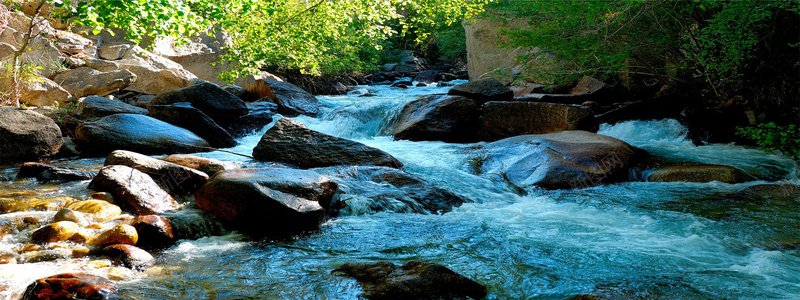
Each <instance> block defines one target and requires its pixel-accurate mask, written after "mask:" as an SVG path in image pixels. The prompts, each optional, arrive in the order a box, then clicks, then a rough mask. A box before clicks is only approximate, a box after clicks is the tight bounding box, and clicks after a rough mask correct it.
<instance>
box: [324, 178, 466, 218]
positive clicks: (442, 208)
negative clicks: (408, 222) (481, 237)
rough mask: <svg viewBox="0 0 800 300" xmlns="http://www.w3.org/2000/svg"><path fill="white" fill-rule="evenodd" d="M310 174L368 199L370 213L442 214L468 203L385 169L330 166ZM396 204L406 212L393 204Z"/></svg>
mask: <svg viewBox="0 0 800 300" xmlns="http://www.w3.org/2000/svg"><path fill="white" fill-rule="evenodd" d="M314 171H317V172H319V173H322V174H325V175H328V176H330V177H333V178H335V179H336V180H337V181H338V182H340V184H341V186H345V185H347V186H348V187H347V195H350V196H352V195H358V196H360V197H363V198H364V199H368V202H367V203H366V208H367V209H368V210H369V211H372V212H379V211H385V210H391V211H396V212H416V213H444V212H448V211H450V210H452V209H453V207H458V206H460V205H461V204H463V203H465V202H469V201H468V200H467V199H465V198H463V197H461V196H458V195H456V194H453V193H451V192H449V191H447V190H445V189H442V188H439V187H436V186H434V185H433V184H430V183H428V182H426V181H425V180H422V179H421V178H419V177H417V176H414V175H411V174H409V173H407V172H404V171H402V170H397V169H394V168H389V167H374V166H366V167H364V166H354V167H331V168H323V169H314ZM398 201H399V202H402V203H403V204H405V207H407V209H406V208H405V207H399V206H398V205H396V203H397V202H398ZM344 204H345V205H342V206H351V204H348V203H347V202H346V203H344Z"/></svg>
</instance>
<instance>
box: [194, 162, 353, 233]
mask: <svg viewBox="0 0 800 300" xmlns="http://www.w3.org/2000/svg"><path fill="white" fill-rule="evenodd" d="M337 190H338V185H337V184H336V183H335V182H333V181H332V180H330V179H328V178H327V177H325V176H322V175H320V174H318V173H315V172H312V171H305V170H293V169H279V168H267V169H238V170H230V171H223V172H220V173H217V175H214V177H212V178H211V180H209V181H208V183H206V185H204V186H203V187H202V188H201V189H200V190H199V191H197V193H196V194H195V202H196V203H197V205H198V206H199V207H200V208H202V209H204V210H206V211H209V212H211V213H213V214H214V215H216V216H217V217H219V218H220V219H222V220H224V221H226V222H228V223H229V224H231V225H233V226H234V227H236V228H237V229H240V230H242V231H245V232H248V233H251V234H256V235H269V236H274V235H278V236H283V235H292V234H296V233H300V232H302V231H306V230H313V229H315V228H317V226H318V225H319V224H320V223H321V222H322V221H323V219H324V216H325V208H330V207H331V205H332V204H334V203H335V201H336V198H335V196H336V194H337ZM329 212H330V210H329Z"/></svg>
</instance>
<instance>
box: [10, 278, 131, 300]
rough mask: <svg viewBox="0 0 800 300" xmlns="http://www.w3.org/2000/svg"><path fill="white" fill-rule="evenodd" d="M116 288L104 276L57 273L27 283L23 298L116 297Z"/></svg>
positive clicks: (102, 299) (109, 299)
mask: <svg viewBox="0 0 800 300" xmlns="http://www.w3.org/2000/svg"><path fill="white" fill-rule="evenodd" d="M116 294H117V288H116V287H115V286H114V283H113V282H112V281H111V280H108V279H106V278H103V277H100V276H97V275H91V274H79V273H67V274H58V275H53V276H50V277H45V278H42V279H38V280H36V281H34V282H33V283H31V284H30V285H28V287H27V288H26V289H25V293H24V295H23V296H22V299H23V300H45V299H92V300H112V299H118V298H117V296H116Z"/></svg>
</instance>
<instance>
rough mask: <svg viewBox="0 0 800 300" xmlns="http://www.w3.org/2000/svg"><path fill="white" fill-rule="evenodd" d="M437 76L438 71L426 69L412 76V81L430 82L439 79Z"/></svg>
mask: <svg viewBox="0 0 800 300" xmlns="http://www.w3.org/2000/svg"><path fill="white" fill-rule="evenodd" d="M438 77H439V71H436V70H427V71H422V72H419V74H417V76H415V77H414V81H416V82H419V83H425V84H431V83H434V82H437V81H439V80H438Z"/></svg>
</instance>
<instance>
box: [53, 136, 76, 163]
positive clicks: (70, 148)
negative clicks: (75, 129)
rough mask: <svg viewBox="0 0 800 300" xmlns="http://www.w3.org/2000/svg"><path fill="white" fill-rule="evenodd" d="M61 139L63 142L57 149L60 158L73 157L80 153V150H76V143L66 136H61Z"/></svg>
mask: <svg viewBox="0 0 800 300" xmlns="http://www.w3.org/2000/svg"><path fill="white" fill-rule="evenodd" d="M61 140H62V141H63V142H64V143H63V144H61V148H60V149H59V150H58V154H57V156H58V157H61V158H75V157H77V156H80V155H81V152H80V151H78V144H76V143H75V141H74V140H73V139H72V138H71V137H68V136H62V137H61Z"/></svg>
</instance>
